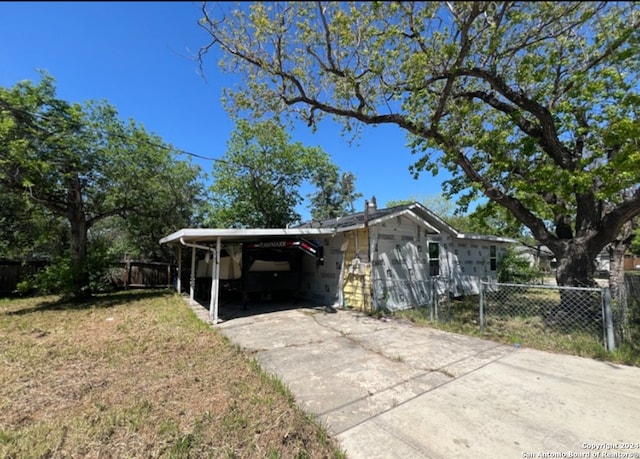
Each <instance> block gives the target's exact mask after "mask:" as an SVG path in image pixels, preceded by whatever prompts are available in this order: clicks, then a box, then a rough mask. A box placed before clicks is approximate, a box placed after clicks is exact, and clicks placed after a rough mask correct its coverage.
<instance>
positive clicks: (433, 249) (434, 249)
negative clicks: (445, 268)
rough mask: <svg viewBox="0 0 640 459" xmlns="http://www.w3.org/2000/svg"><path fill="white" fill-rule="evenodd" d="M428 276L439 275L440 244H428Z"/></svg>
mask: <svg viewBox="0 0 640 459" xmlns="http://www.w3.org/2000/svg"><path fill="white" fill-rule="evenodd" d="M429 275H430V276H439V275H440V244H438V243H437V242H429Z"/></svg>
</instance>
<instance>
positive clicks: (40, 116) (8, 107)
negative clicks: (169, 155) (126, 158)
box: [0, 98, 226, 162]
mask: <svg viewBox="0 0 640 459" xmlns="http://www.w3.org/2000/svg"><path fill="white" fill-rule="evenodd" d="M0 106H2V107H3V108H5V109H6V110H8V111H9V112H12V113H13V116H14V118H17V116H16V114H20V115H26V116H28V117H29V118H31V121H32V126H33V127H36V128H38V129H40V130H42V131H44V132H47V133H48V134H54V133H55V134H57V133H59V131H58V132H50V131H48V130H46V129H44V128H42V127H41V126H38V125H37V124H36V119H42V120H52V118H51V117H50V116H47V115H43V114H41V113H33V112H30V111H28V110H24V109H22V108H19V107H15V106H13V105H11V104H10V103H8V102H7V101H6V100H3V99H2V98H0ZM102 132H104V133H105V134H107V135H109V136H112V137H118V138H121V139H126V140H127V141H130V142H133V143H137V144H138V145H141V144H143V143H144V144H145V145H148V146H151V147H155V148H162V149H164V150H169V151H172V152H175V153H178V154H182V155H187V156H191V157H194V158H199V159H204V160H205V161H220V162H226V161H224V160H221V159H219V158H212V157H209V156H204V155H200V154H198V153H193V152H190V151H187V150H183V149H182V148H176V147H174V146H169V145H163V144H159V143H155V142H151V141H149V140H144V141H143V140H140V139H134V138H132V137H128V136H125V135H122V134H118V133H116V132H113V131H109V130H106V129H105V130H103V131H102Z"/></svg>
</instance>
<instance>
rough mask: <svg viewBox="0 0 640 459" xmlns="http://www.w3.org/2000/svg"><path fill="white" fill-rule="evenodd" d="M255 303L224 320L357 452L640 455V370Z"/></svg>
mask: <svg viewBox="0 0 640 459" xmlns="http://www.w3.org/2000/svg"><path fill="white" fill-rule="evenodd" d="M201 311H204V310H201ZM204 312H205V313H206V311H204ZM249 312H252V313H254V315H245V316H244V317H243V314H242V313H240V312H238V311H236V312H235V313H234V312H233V310H231V309H227V310H225V308H222V309H221V314H222V317H223V318H224V317H225V313H226V317H227V320H225V321H223V322H222V323H220V324H219V325H218V326H217V327H218V329H219V330H220V331H221V332H222V333H223V334H224V335H226V336H227V337H228V338H229V339H230V340H231V341H232V342H233V343H235V344H238V345H239V346H241V347H242V348H244V349H246V350H248V351H250V352H252V353H254V355H255V357H256V358H257V360H258V361H259V362H260V364H261V366H262V368H264V369H265V370H266V371H268V372H270V373H274V374H277V375H278V376H279V378H280V379H281V380H282V381H283V382H284V383H285V384H286V385H287V386H288V387H289V388H290V389H291V391H292V392H293V394H294V395H295V397H296V400H297V402H298V404H299V405H300V406H301V407H302V408H303V409H304V410H306V411H307V412H310V413H313V414H315V415H316V416H317V418H318V420H319V421H320V422H321V423H322V424H323V425H325V426H326V427H327V429H328V430H329V432H330V433H331V434H332V435H333V436H334V437H335V438H337V439H338V440H339V442H340V444H341V446H342V448H343V449H344V450H345V451H346V453H347V456H348V457H349V458H351V459H356V458H367V459H371V458H385V459H387V458H423V457H427V458H451V457H474V458H490V457H491V458H516V457H518V458H520V457H640V368H636V367H627V366H622V365H614V364H609V363H603V362H599V361H595V360H591V359H585V358H579V357H573V356H567V355H558V354H552V353H547V352H541V351H536V350H532V349H517V348H515V347H511V346H506V345H502V344H497V343H495V342H492V341H486V340H481V339H477V338H472V337H467V336H462V335H457V334H453V333H446V332H442V331H439V330H434V329H430V328H421V327H416V326H413V325H411V324H410V323H407V322H402V321H397V320H388V321H385V320H379V319H375V318H372V317H369V316H366V315H364V314H362V313H358V312H353V311H345V310H339V311H327V310H325V309H323V308H299V309H287V308H286V307H283V308H282V309H281V310H276V311H272V312H262V313H260V310H259V309H257V310H256V309H252V311H249ZM629 443H630V444H631V445H625V444H629ZM634 443H635V444H634ZM607 445H609V448H610V449H593V448H598V447H600V448H607ZM612 445H613V446H619V447H620V448H616V449H611V446H612ZM623 446H624V447H625V448H622V447H623ZM549 453H551V455H548V454H549ZM596 453H598V454H596ZM620 453H624V454H629V455H620ZM545 454H547V455H546V456H545ZM606 454H609V455H608V456H607V455H606ZM614 454H618V455H614Z"/></svg>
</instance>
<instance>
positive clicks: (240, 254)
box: [160, 198, 517, 322]
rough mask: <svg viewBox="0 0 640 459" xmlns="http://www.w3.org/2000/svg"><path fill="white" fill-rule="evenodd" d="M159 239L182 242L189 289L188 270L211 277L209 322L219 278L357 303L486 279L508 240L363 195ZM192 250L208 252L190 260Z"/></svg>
mask: <svg viewBox="0 0 640 459" xmlns="http://www.w3.org/2000/svg"><path fill="white" fill-rule="evenodd" d="M160 242H161V243H173V244H178V247H180V248H181V249H182V248H190V249H191V266H192V269H191V272H192V275H191V279H190V296H191V298H194V291H195V286H196V284H197V282H196V273H199V276H203V277H204V278H203V279H201V280H205V279H206V278H208V279H210V280H211V281H210V282H209V281H205V283H207V284H208V285H209V286H210V287H209V288H210V289H211V290H209V291H213V292H215V294H214V295H210V298H211V303H210V310H211V315H212V319H213V320H214V322H215V321H217V307H218V296H219V294H218V292H219V288H220V286H221V285H231V284H234V283H235V285H236V286H237V288H239V289H241V290H242V292H243V294H244V297H245V299H246V298H247V297H248V296H249V294H253V293H257V292H265V293H266V292H268V291H269V289H285V290H289V291H294V290H295V293H296V294H297V295H298V296H299V297H303V298H306V299H308V300H310V301H312V302H314V303H316V304H321V305H334V306H338V307H354V308H358V309H363V310H374V309H378V308H385V309H390V310H396V309H405V308H409V307H413V306H421V305H427V304H430V302H431V301H432V300H433V297H434V295H450V296H462V295H470V294H477V293H479V286H480V281H481V280H482V279H495V277H496V275H497V269H498V263H499V260H500V259H501V258H502V256H503V254H504V252H505V251H506V248H507V246H508V245H510V244H513V243H516V242H517V241H516V240H514V239H510V238H505V237H497V236H486V235H478V234H468V233H462V232H460V231H458V230H456V229H455V228H453V227H452V226H451V225H449V224H447V223H446V222H445V221H444V220H442V219H441V218H440V217H438V216H437V215H435V214H434V213H433V212H431V211H430V210H429V209H427V208H426V207H425V206H423V205H422V204H419V203H417V202H416V203H413V204H408V205H401V206H396V207H390V208H387V209H378V208H377V207H376V205H375V198H373V199H372V202H371V203H368V202H367V203H366V208H365V210H364V211H363V212H359V213H355V214H352V215H348V216H345V217H341V218H337V219H330V220H325V221H320V222H318V221H312V222H308V223H305V224H302V225H299V226H297V227H294V228H274V229H262V228H258V229H257V228H252V229H224V228H217V229H216V228H212V229H205V228H201V229H200V228H194V229H182V230H180V231H177V232H175V233H173V234H170V235H169V236H167V237H165V238H163V239H162V240H161V241H160ZM212 243H213V244H212ZM209 244H211V245H209ZM197 250H199V251H200V252H206V253H207V254H208V255H207V256H206V257H205V259H204V260H200V261H199V262H198V265H196V261H197V257H196V251H197ZM179 253H180V255H179V258H180V260H181V258H182V250H180V251H179ZM198 258H201V257H198ZM213 260H217V262H216V263H214V262H213ZM181 265H182V263H181V261H180V262H179V266H181ZM180 278H181V276H180V275H179V276H178V279H180ZM178 289H179V290H180V289H181V287H180V285H178Z"/></svg>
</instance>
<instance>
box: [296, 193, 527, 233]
mask: <svg viewBox="0 0 640 459" xmlns="http://www.w3.org/2000/svg"><path fill="white" fill-rule="evenodd" d="M403 215H404V216H406V217H408V218H410V219H412V220H415V221H417V222H418V223H420V224H422V225H423V226H425V227H426V228H427V229H428V230H429V231H430V232H431V233H433V234H438V233H441V232H443V231H444V232H446V233H449V234H451V235H452V236H453V237H455V238H456V239H468V240H484V241H494V242H508V243H515V242H518V241H517V240H515V239H512V238H507V237H502V236H490V235H485V234H476V233H463V232H460V231H458V230H457V229H456V228H454V227H453V226H451V225H450V224H448V223H447V222H445V221H444V220H443V219H441V218H440V217H438V216H437V215H436V214H434V213H433V212H431V211H430V210H429V209H427V208H426V207H425V206H424V205H422V204H420V203H419V202H414V203H411V204H404V205H400V206H394V207H388V208H386V209H377V208H371V207H370V208H369V209H368V211H363V212H357V213H355V214H351V215H347V216H344V217H338V218H331V219H328V220H322V221H318V220H313V221H310V222H306V223H302V224H300V225H298V226H296V227H295V228H308V229H313V228H318V229H325V228H326V229H329V228H334V229H335V231H336V232H344V231H350V230H354V229H359V228H364V227H365V226H367V225H376V224H379V223H382V222H384V221H387V220H390V219H392V218H396V217H398V216H403ZM365 220H366V221H365Z"/></svg>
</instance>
